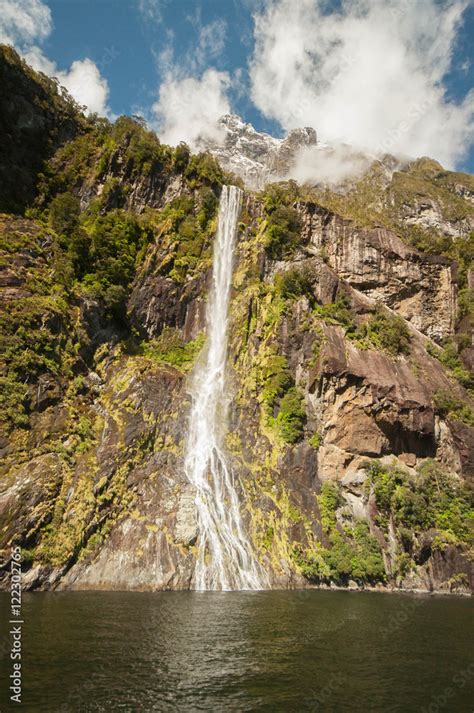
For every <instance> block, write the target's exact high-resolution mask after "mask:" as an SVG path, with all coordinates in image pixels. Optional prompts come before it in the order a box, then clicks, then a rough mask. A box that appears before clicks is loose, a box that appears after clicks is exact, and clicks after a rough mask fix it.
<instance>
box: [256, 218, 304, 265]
mask: <svg viewBox="0 0 474 713" xmlns="http://www.w3.org/2000/svg"><path fill="white" fill-rule="evenodd" d="M301 228H302V221H301V217H300V215H299V213H298V212H297V210H296V209H295V208H292V207H289V206H283V205H282V206H278V207H277V208H275V209H274V210H272V211H271V212H270V213H268V215H267V227H266V231H265V247H266V250H267V253H268V255H269V256H270V257H271V258H273V259H274V260H280V259H282V258H286V257H290V256H291V255H293V253H294V251H295V249H296V248H297V246H298V244H299V242H300V240H301V238H300V234H301Z"/></svg>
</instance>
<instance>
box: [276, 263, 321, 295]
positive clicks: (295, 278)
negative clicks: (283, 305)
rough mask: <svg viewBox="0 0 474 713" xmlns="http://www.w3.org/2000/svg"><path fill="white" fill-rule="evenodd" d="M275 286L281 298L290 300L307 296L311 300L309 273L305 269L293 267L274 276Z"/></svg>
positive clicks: (311, 290) (311, 289)
mask: <svg viewBox="0 0 474 713" xmlns="http://www.w3.org/2000/svg"><path fill="white" fill-rule="evenodd" d="M275 286H276V288H277V290H278V291H279V292H280V294H281V296H282V297H283V299H287V300H291V299H298V298H299V297H307V298H308V299H309V300H310V301H313V299H314V297H313V288H312V283H311V275H310V273H309V271H307V270H301V269H299V268H297V267H293V268H291V269H290V270H287V271H286V272H283V273H278V274H277V275H276V276H275Z"/></svg>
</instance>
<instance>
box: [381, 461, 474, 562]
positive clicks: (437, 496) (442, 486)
mask: <svg viewBox="0 0 474 713" xmlns="http://www.w3.org/2000/svg"><path fill="white" fill-rule="evenodd" d="M368 475H369V479H368V488H370V489H371V491H372V492H373V494H374V496H375V502H376V504H377V508H378V510H379V516H378V522H379V524H380V526H381V527H382V528H383V529H387V527H388V523H389V520H390V518H393V521H394V523H395V526H396V527H397V529H398V534H399V536H400V538H401V540H402V542H404V543H405V548H406V549H409V550H410V548H411V545H412V540H413V537H414V536H416V535H419V534H421V533H422V532H424V531H427V530H430V529H431V528H434V529H436V530H438V537H439V538H440V539H443V538H444V539H445V540H446V541H448V542H450V543H453V544H460V545H468V544H472V535H473V532H472V525H473V524H474V510H473V500H472V491H470V490H469V488H468V486H467V485H466V484H465V483H464V482H463V481H461V480H459V479H458V478H456V477H454V476H452V475H450V474H448V473H447V472H445V471H444V470H443V468H442V467H441V466H440V465H439V464H438V463H436V462H435V461H426V462H425V463H424V464H423V465H422V466H421V467H420V468H419V469H418V472H417V474H416V475H415V476H414V475H411V474H410V473H408V472H406V471H404V470H401V469H399V468H390V467H384V466H381V465H380V464H378V463H374V464H372V465H371V466H370V467H369V468H368Z"/></svg>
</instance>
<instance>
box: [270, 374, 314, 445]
mask: <svg viewBox="0 0 474 713" xmlns="http://www.w3.org/2000/svg"><path fill="white" fill-rule="evenodd" d="M305 420H306V411H305V408H304V401H303V396H302V395H301V393H300V392H299V391H298V389H297V388H296V387H295V386H292V387H291V388H290V389H288V391H287V392H286V393H285V395H284V396H283V397H282V399H281V400H280V405H279V409H278V414H277V416H276V418H275V419H271V420H270V424H271V425H274V426H275V427H276V429H277V431H278V432H279V434H280V436H281V437H282V438H283V440H284V441H285V443H295V442H296V441H297V440H298V439H299V438H300V437H301V435H302V433H303V426H304V422H305Z"/></svg>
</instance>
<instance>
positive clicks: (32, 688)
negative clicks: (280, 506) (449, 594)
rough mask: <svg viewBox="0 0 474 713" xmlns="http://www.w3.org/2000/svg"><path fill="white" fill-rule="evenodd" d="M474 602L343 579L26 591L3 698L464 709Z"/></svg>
mask: <svg viewBox="0 0 474 713" xmlns="http://www.w3.org/2000/svg"><path fill="white" fill-rule="evenodd" d="M8 602H9V600H8V597H7V596H6V595H2V597H1V598H0V606H1V607H2V626H3V627H4V628H3V631H2V635H4V634H5V631H6V630H5V625H6V619H7V616H8ZM472 613H473V606H472V602H471V601H470V600H468V599H455V598H429V597H411V596H403V595H388V594H363V593H355V594H354V593H346V592H320V591H309V592H261V593H226V594H217V593H206V594H199V593H188V592H186V593H180V592H169V593H153V594H152V593H105V592H104V593H101V592H99V593H97V592H94V593H92V592H91V593H89V592H87V593H55V594H51V593H49V594H48V593H37V594H27V595H24V602H23V618H24V621H25V624H24V627H23V629H24V632H23V701H22V704H21V705H13V704H10V703H9V702H8V694H7V687H8V684H7V683H6V681H7V678H8V675H9V673H10V661H9V660H8V659H7V658H6V657H5V655H4V656H3V657H2V660H1V670H0V675H1V693H2V698H1V702H0V709H1V711H2V712H3V711H10V710H21V711H25V712H26V711H27V712H28V713H29V712H30V711H31V712H33V711H34V712H35V713H36V712H38V713H41V712H42V711H45V712H46V711H47V712H48V713H53V712H55V711H61V712H64V713H67V712H68V711H78V712H79V711H80V712H81V713H83V712H87V711H130V712H133V713H138V712H141V711H164V712H168V711H219V712H220V711H272V712H273V711H291V712H293V711H295V712H297V711H314V712H315V713H316V712H320V711H321V712H324V713H331V712H332V711H334V712H335V711H338V712H339V711H348V712H349V711H350V712H351V713H352V712H358V711H360V712H361V713H368V712H369V711H374V712H377V713H391V712H393V713H395V712H397V713H398V712H400V713H411V712H412V711H413V712H414V711H419V712H420V713H422V712H423V713H424V712H425V711H426V712H427V713H440V712H443V713H453V712H455V713H458V712H459V713H472V711H473V710H474V697H473V688H472V683H471V681H469V680H468V679H469V678H471V680H472V678H473V676H472V675H471V676H469V674H474V663H473V659H472V657H470V649H471V645H472V633H473V630H472V623H473V620H472Z"/></svg>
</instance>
